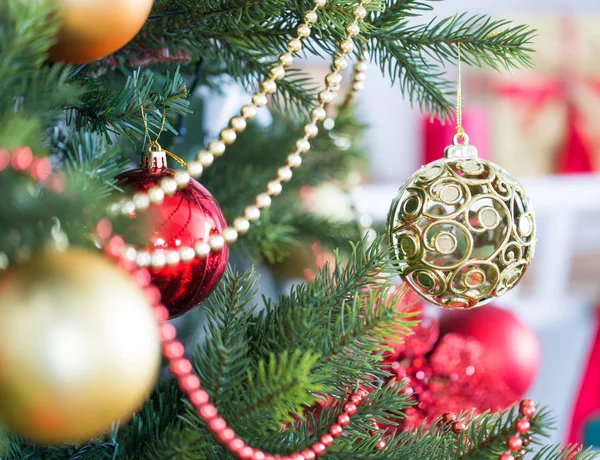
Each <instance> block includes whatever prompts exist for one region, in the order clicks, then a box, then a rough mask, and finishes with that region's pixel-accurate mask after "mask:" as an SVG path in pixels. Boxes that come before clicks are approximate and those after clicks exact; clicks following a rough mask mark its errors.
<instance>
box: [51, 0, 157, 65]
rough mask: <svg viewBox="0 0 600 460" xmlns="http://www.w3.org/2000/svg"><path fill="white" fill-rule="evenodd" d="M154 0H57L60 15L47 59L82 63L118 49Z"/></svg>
mask: <svg viewBox="0 0 600 460" xmlns="http://www.w3.org/2000/svg"><path fill="white" fill-rule="evenodd" d="M153 3H154V0H85V1H82V0H58V1H57V4H58V7H57V14H58V15H59V17H60V19H61V26H60V30H59V32H58V41H57V43H56V44H55V45H54V46H53V47H52V48H51V49H50V60H51V61H54V62H68V63H72V64H82V63H86V62H92V61H95V60H97V59H100V58H103V57H105V56H108V55H109V54H111V53H114V52H115V51H117V50H119V49H121V48H122V47H123V46H125V45H126V44H127V43H129V42H130V41H131V39H132V38H133V37H135V35H136V34H137V33H138V32H139V31H140V29H141V28H142V26H143V25H144V23H145V22H146V19H147V18H148V15H149V14H150V10H151V9H152V4H153Z"/></svg>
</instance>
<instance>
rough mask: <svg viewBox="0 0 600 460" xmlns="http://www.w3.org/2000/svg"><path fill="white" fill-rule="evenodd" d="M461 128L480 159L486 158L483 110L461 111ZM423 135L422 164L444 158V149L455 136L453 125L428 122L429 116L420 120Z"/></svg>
mask: <svg viewBox="0 0 600 460" xmlns="http://www.w3.org/2000/svg"><path fill="white" fill-rule="evenodd" d="M463 127H464V128H465V132H466V133H467V134H468V135H469V144H472V145H474V146H476V147H477V149H478V151H479V156H480V157H481V158H488V154H487V152H488V136H487V129H488V123H487V114H486V111H485V110H484V109H483V108H474V107H470V108H468V109H464V110H463ZM421 129H422V133H423V151H422V155H421V158H420V161H421V162H422V164H424V165H425V164H427V163H431V162H432V161H436V160H439V159H440V158H442V157H443V156H444V149H445V148H446V147H447V146H448V145H450V144H451V143H452V137H453V136H454V134H456V127H455V125H454V123H452V122H449V121H446V123H445V124H442V123H441V122H440V121H439V120H438V119H437V118H436V119H434V120H433V121H432V120H430V118H429V115H425V116H423V117H422V118H421Z"/></svg>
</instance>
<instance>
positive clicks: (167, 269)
mask: <svg viewBox="0 0 600 460" xmlns="http://www.w3.org/2000/svg"><path fill="white" fill-rule="evenodd" d="M174 174H175V171H173V170H171V169H167V168H139V169H133V170H130V171H126V172H124V173H122V174H119V175H118V176H117V177H116V178H115V180H116V182H117V185H119V186H121V187H123V188H124V189H125V190H127V191H129V192H132V193H135V192H140V191H146V190H148V189H149V188H150V187H152V186H155V185H157V184H158V183H159V182H160V180H161V179H162V178H163V177H165V176H173V175H174ZM145 214H148V215H149V217H150V222H151V226H152V228H151V236H150V244H149V245H148V247H147V248H146V249H148V250H151V251H154V250H163V251H165V252H166V251H167V250H171V249H174V250H177V249H178V248H179V247H181V246H187V247H192V248H193V247H194V244H195V243H197V242H207V241H208V238H209V237H210V236H212V235H214V234H221V232H222V230H223V228H225V226H226V224H225V218H224V217H223V213H222V212H221V208H220V207H219V205H218V203H217V202H216V200H215V199H214V197H213V196H212V195H211V194H210V192H209V191H208V190H206V188H204V187H203V186H202V185H201V184H200V183H199V182H197V181H196V180H194V179H190V182H189V184H188V185H187V187H185V188H184V189H182V190H178V191H177V192H176V193H175V194H174V195H172V196H165V198H164V201H163V203H162V204H161V205H151V206H150V207H149V208H148V210H147V211H145ZM228 257H229V248H228V247H227V245H225V246H223V249H221V250H220V251H219V252H216V253H215V252H210V253H209V254H208V256H207V257H206V258H205V259H199V258H198V257H195V258H194V259H192V260H191V261H189V262H183V261H181V262H179V263H178V264H176V265H173V266H169V265H165V266H164V267H162V268H158V269H156V268H150V275H151V280H152V284H153V285H154V286H156V287H157V288H158V289H159V290H160V293H161V300H162V303H164V305H165V306H166V307H167V309H168V310H169V317H170V318H175V317H177V316H180V315H182V314H184V313H186V312H188V311H190V310H192V309H193V308H195V307H197V306H198V304H199V303H200V302H202V301H203V300H204V299H206V298H207V297H208V296H209V294H210V293H211V292H212V291H213V290H214V289H215V287H216V286H217V284H218V283H219V281H220V280H221V277H222V276H223V273H224V271H225V267H226V266H227V259H228Z"/></svg>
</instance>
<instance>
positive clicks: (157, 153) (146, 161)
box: [140, 142, 167, 173]
mask: <svg viewBox="0 0 600 460" xmlns="http://www.w3.org/2000/svg"><path fill="white" fill-rule="evenodd" d="M140 166H141V167H142V168H144V169H146V170H147V171H149V172H152V173H158V172H160V171H162V170H163V169H166V168H167V152H166V151H164V150H163V149H162V147H161V146H160V145H159V144H158V142H151V143H150V144H149V145H148V148H147V149H146V150H145V151H144V153H143V155H142V162H141V164H140Z"/></svg>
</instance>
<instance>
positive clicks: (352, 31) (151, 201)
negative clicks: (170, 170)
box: [111, 0, 371, 269]
mask: <svg viewBox="0 0 600 460" xmlns="http://www.w3.org/2000/svg"><path fill="white" fill-rule="evenodd" d="M370 2H371V0H362V1H361V2H360V3H359V4H358V5H357V6H355V7H354V9H353V16H354V20H353V21H352V22H350V23H349V24H348V25H347V26H346V32H347V37H346V38H345V39H344V40H342V41H341V42H340V44H339V53H338V54H336V55H335V57H334V58H333V63H332V67H331V71H330V72H329V73H328V74H327V75H326V77H325V89H323V90H322V91H320V92H319V94H318V105H317V106H315V107H314V108H313V109H312V110H311V113H310V121H309V122H308V123H306V124H305V125H304V128H303V134H304V135H303V137H301V138H300V139H298V140H297V141H296V143H295V146H294V151H293V152H292V153H290V154H289V155H288V156H287V159H286V162H285V165H283V166H282V167H280V168H278V169H277V172H276V174H275V177H274V178H273V179H272V180H270V181H269V182H268V183H267V184H266V186H265V189H264V191H263V192H262V193H259V194H258V195H256V196H255V197H254V200H253V202H252V204H251V205H249V206H246V208H245V209H244V212H243V213H242V215H240V216H238V217H236V218H235V219H234V220H233V222H232V225H229V226H227V227H225V228H224V229H223V231H222V232H221V233H215V234H213V235H211V236H210V237H209V238H208V240H206V241H204V240H202V241H197V242H195V243H194V245H193V246H191V247H190V246H182V247H179V248H177V249H170V250H167V251H164V250H162V249H159V250H151V249H142V250H138V249H137V248H136V247H134V246H132V245H127V246H126V247H125V249H124V256H125V258H126V259H128V260H130V261H133V262H135V263H136V264H137V265H138V266H139V267H151V268H156V269H160V268H162V267H164V266H165V265H171V266H173V265H177V264H179V263H181V262H184V263H185V262H189V261H191V260H193V259H194V258H195V257H197V258H200V259H204V258H206V257H207V256H208V255H209V254H210V253H211V252H219V251H220V250H221V249H222V248H223V246H224V245H225V244H232V243H235V242H236V241H237V239H238V237H239V235H242V234H244V233H246V232H247V231H248V230H249V228H250V225H251V224H252V223H253V222H256V221H257V220H258V219H259V218H260V215H261V212H262V210H263V209H266V208H269V207H270V206H271V199H272V197H274V196H277V195H279V194H280V193H281V192H282V189H283V186H282V184H283V183H285V182H288V181H290V179H291V178H292V175H293V171H292V170H293V169H294V168H298V167H299V166H301V165H302V154H304V153H306V152H308V151H309V150H310V147H311V146H310V142H309V140H310V139H312V138H314V137H316V136H317V134H318V133H319V128H318V126H317V123H319V122H321V121H323V120H324V119H325V117H326V115H327V113H326V111H325V107H326V106H327V105H328V104H330V103H331V102H333V101H334V100H335V98H336V96H337V93H338V91H339V89H340V83H341V81H342V74H341V72H342V71H344V70H345V69H346V67H347V66H348V61H347V55H349V54H351V53H352V52H353V51H354V43H353V38H355V37H356V36H357V35H358V34H359V33H360V25H359V23H360V21H362V20H363V19H364V18H365V17H366V15H367V10H366V9H365V6H364V5H367V4H369V3H370ZM323 4H324V0H314V5H315V8H314V9H313V10H311V11H309V12H308V13H307V14H306V15H305V21H306V23H303V24H300V26H298V29H299V30H302V31H303V32H302V33H301V35H302V36H303V37H304V36H308V35H307V32H306V30H307V29H306V28H305V27H303V26H304V25H306V27H308V23H311V24H314V22H315V21H316V20H315V21H312V19H314V16H313V15H312V14H310V13H311V12H313V13H314V14H315V15H316V12H315V11H316V9H317V8H319V7H321V6H323ZM307 18H308V19H307ZM301 47H302V42H301V40H300V39H292V40H290V42H289V43H288V50H289V49H291V48H293V50H295V52H297V51H299V50H300V49H301ZM288 54H289V53H285V54H282V55H281V56H280V62H282V57H283V56H286V57H285V58H283V61H284V63H282V64H281V65H282V66H283V67H286V66H287V63H289V65H291V63H292V60H291V59H288V57H287V56H288ZM290 56H291V54H290ZM276 67H278V66H276ZM362 70H364V63H362V64H361V65H360V66H359V67H355V77H354V78H355V79H356V75H358V74H361V75H363V76H364V74H363V73H362ZM275 73H277V72H275ZM278 75H279V74H278ZM282 78H283V76H282ZM363 80H364V78H361V83H362V81H363ZM268 81H272V82H273V84H274V79H272V80H271V79H268V80H265V82H268ZM265 82H263V84H261V88H263V91H264V88H265V85H264V83H265ZM356 83H357V82H354V84H353V87H352V88H351V89H350V91H357V90H358V89H360V88H361V87H362V86H361V85H358V86H357V85H356ZM267 87H271V86H270V84H267ZM257 94H259V93H257ZM257 94H255V95H254V96H253V101H254V99H257V100H258V101H259V102H262V97H260V96H259V97H258V98H256V97H255V96H257ZM260 94H262V93H260ZM263 96H264V94H263ZM265 98H266V96H265ZM253 103H254V104H255V105H256V101H254V102H253ZM265 103H266V100H265ZM248 107H250V106H244V107H242V113H243V112H244V111H246V112H247V113H248V114H250V113H251V114H252V116H254V113H255V109H256V107H255V106H252V109H249V108H248ZM250 118H251V117H250ZM240 126H241V125H240ZM230 140H231V142H230V144H231V143H232V142H234V141H235V138H233V137H230ZM219 142H223V145H224V141H219ZM211 144H212V143H211ZM211 144H209V151H207V152H204V151H202V152H200V153H199V154H198V160H197V161H191V162H189V163H188V164H187V170H180V171H177V172H176V173H175V174H174V175H173V177H164V178H163V179H161V181H160V183H159V184H157V185H156V186H154V187H151V188H149V189H148V190H147V191H145V192H138V193H136V194H135V195H133V197H132V198H131V199H130V200H126V201H124V202H121V203H115V205H114V206H113V207H112V209H111V211H112V212H113V213H115V214H116V213H119V212H120V213H122V214H133V213H136V212H141V211H145V210H146V209H148V208H149V206H150V205H160V204H162V202H163V200H164V198H165V196H172V195H174V194H175V193H176V192H177V190H180V189H183V188H185V187H187V185H188V183H189V181H190V178H191V177H194V178H198V177H200V175H201V174H202V172H203V170H204V168H205V166H203V164H202V160H201V158H200V157H203V158H205V159H208V160H207V161H208V163H209V164H212V161H213V160H214V157H215V152H214V151H211V150H210V145H211ZM214 145H217V144H214ZM218 145H219V146H220V145H221V144H218ZM213 150H214V148H213ZM218 151H219V152H220V153H219V155H222V154H223V153H224V152H225V150H224V148H223V149H222V152H221V149H220V148H219V149H218ZM219 155H217V156H219Z"/></svg>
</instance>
